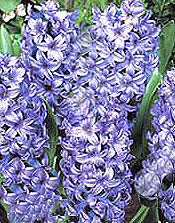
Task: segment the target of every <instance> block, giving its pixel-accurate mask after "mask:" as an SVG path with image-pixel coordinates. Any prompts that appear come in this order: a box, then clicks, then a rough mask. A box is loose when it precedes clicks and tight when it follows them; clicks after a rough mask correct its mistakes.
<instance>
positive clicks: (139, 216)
mask: <svg viewBox="0 0 175 223" xmlns="http://www.w3.org/2000/svg"><path fill="white" fill-rule="evenodd" d="M148 211H149V207H146V206H144V205H142V206H141V208H140V209H139V210H138V211H137V213H136V214H135V215H134V217H133V218H132V219H131V221H130V222H129V223H143V221H144V219H145V218H146V216H147V214H148Z"/></svg>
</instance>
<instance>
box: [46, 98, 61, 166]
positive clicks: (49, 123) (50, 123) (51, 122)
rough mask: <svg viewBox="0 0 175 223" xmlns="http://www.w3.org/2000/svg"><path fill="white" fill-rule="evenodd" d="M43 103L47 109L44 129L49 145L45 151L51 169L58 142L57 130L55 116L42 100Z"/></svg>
mask: <svg viewBox="0 0 175 223" xmlns="http://www.w3.org/2000/svg"><path fill="white" fill-rule="evenodd" d="M44 102H45V104H46V108H47V117H46V128H47V131H48V135H49V144H50V149H49V150H48V151H47V155H48V157H49V165H50V166H51V167H53V164H54V157H55V154H56V147H57V142H58V128H57V123H56V116H55V115H54V113H53V111H52V109H51V107H50V105H49V104H48V102H47V101H46V100H44Z"/></svg>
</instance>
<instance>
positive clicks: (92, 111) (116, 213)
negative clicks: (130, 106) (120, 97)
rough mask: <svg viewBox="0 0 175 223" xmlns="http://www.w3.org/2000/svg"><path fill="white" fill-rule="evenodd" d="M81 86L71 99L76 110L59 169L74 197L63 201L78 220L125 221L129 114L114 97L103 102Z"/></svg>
mask: <svg viewBox="0 0 175 223" xmlns="http://www.w3.org/2000/svg"><path fill="white" fill-rule="evenodd" d="M81 90H82V91H83V89H80V90H79V92H78V93H77V94H76V95H75V96H73V97H72V98H71V99H70V101H71V103H72V111H71V112H70V113H69V116H68V118H67V120H65V121H64V128H65V129H66V130H65V133H66V137H62V139H61V146H62V157H63V159H62V160H61V162H60V167H61V170H62V172H63V174H64V178H63V187H64V188H65V191H66V194H67V195H68V197H69V198H70V200H71V201H67V206H66V205H65V200H63V201H61V203H60V205H62V208H64V209H65V215H66V216H67V215H70V216H77V218H78V220H77V222H85V221H86V222H94V223H95V222H103V221H104V222H106V221H108V222H112V221H114V220H115V221H116V222H121V221H122V220H123V219H124V214H125V211H124V209H125V206H126V205H127V204H128V203H129V200H130V194H131V187H130V184H131V172H130V170H129V168H128V163H129V161H130V159H131V155H130V154H129V152H130V145H131V143H132V140H130V139H129V135H130V132H129V130H128V123H127V118H126V115H127V113H126V111H121V110H120V109H121V108H120V109H119V106H118V104H117V103H116V100H115V99H114V98H112V97H110V96H108V98H105V99H104V102H105V101H106V103H104V104H103V101H101V100H100V99H99V98H96V95H91V96H92V97H91V98H90V97H89V96H87V93H88V91H89V93H90V89H88V88H86V89H84V92H82V91H81ZM73 108H74V109H73ZM73 110H74V112H73ZM71 222H72V221H71Z"/></svg>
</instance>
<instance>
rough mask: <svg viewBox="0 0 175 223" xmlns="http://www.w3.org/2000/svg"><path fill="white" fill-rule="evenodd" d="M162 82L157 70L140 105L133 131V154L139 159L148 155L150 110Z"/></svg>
mask: <svg viewBox="0 0 175 223" xmlns="http://www.w3.org/2000/svg"><path fill="white" fill-rule="evenodd" d="M161 80H162V75H161V73H160V72H159V71H158V68H156V69H155V70H154V72H153V73H152V76H151V78H150V80H149V83H148V85H147V87H146V91H145V94H144V96H143V99H142V102H141V105H140V111H139V116H138V118H137V121H136V124H135V126H134V129H133V138H134V140H135V144H134V147H133V150H132V153H133V155H135V156H137V157H140V156H141V154H142V155H145V154H146V153H147V144H146V142H145V140H146V139H145V133H146V132H147V130H148V124H149V123H148V119H149V109H150V106H151V102H152V99H153V96H154V94H155V92H156V90H157V87H158V86H159V84H160V83H161Z"/></svg>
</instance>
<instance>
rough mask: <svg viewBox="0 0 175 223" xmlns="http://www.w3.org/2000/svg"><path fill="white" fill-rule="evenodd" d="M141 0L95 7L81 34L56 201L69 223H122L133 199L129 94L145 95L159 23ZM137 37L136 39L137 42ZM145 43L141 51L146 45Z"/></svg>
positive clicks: (154, 61)
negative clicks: (61, 190) (60, 193)
mask: <svg viewBox="0 0 175 223" xmlns="http://www.w3.org/2000/svg"><path fill="white" fill-rule="evenodd" d="M144 12H145V9H144V8H143V6H142V3H141V2H139V1H125V2H123V4H122V6H121V8H120V9H118V8H117V7H116V6H115V5H113V4H111V5H110V6H108V7H107V9H106V10H105V11H104V12H103V13H102V12H101V11H100V9H98V8H94V9H93V17H92V22H93V25H92V26H89V27H88V28H86V29H85V30H84V31H82V33H81V47H82V48H83V52H82V54H81V56H80V57H79V59H78V63H77V66H76V67H75V72H74V73H73V74H74V79H75V81H76V83H77V84H76V85H75V86H74V87H73V88H72V91H71V93H72V94H71V95H70V96H69V97H68V98H67V99H65V104H66V105H69V106H68V107H69V110H68V112H67V113H66V117H65V118H64V119H63V122H62V125H61V126H60V128H62V129H65V134H66V136H63V137H60V144H61V146H62V153H61V154H62V157H63V159H62V160H61V162H60V167H61V170H62V172H63V174H64V178H63V187H64V188H65V191H66V194H67V195H68V197H69V198H70V200H67V201H65V200H63V201H61V202H60V205H61V207H62V208H63V209H64V212H65V215H71V216H76V218H75V219H74V220H73V219H72V218H71V220H70V222H89V223H90V222H94V223H95V222H106V221H107V222H113V221H115V222H123V220H124V214H125V212H124V209H125V206H126V205H127V204H128V202H129V200H130V194H131V186H130V184H131V182H132V180H131V172H130V170H129V168H128V163H129V161H130V159H131V158H132V156H131V155H130V145H131V144H132V140H130V139H129V135H130V132H129V128H128V121H127V115H128V112H132V111H133V110H134V109H135V108H134V107H133V106H130V105H131V103H130V102H131V100H136V99H138V98H139V97H140V96H142V95H143V93H144V87H145V84H146V80H147V78H148V77H149V75H150V73H151V71H152V70H153V69H154V67H155V66H157V64H158V58H157V55H156V50H157V38H158V34H159V31H160V30H159V28H157V27H156V26H155V22H154V21H152V20H149V18H150V14H149V13H147V14H146V15H145V16H141V15H143V14H144ZM134 43H135V45H134ZM143 49H144V50H143Z"/></svg>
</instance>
